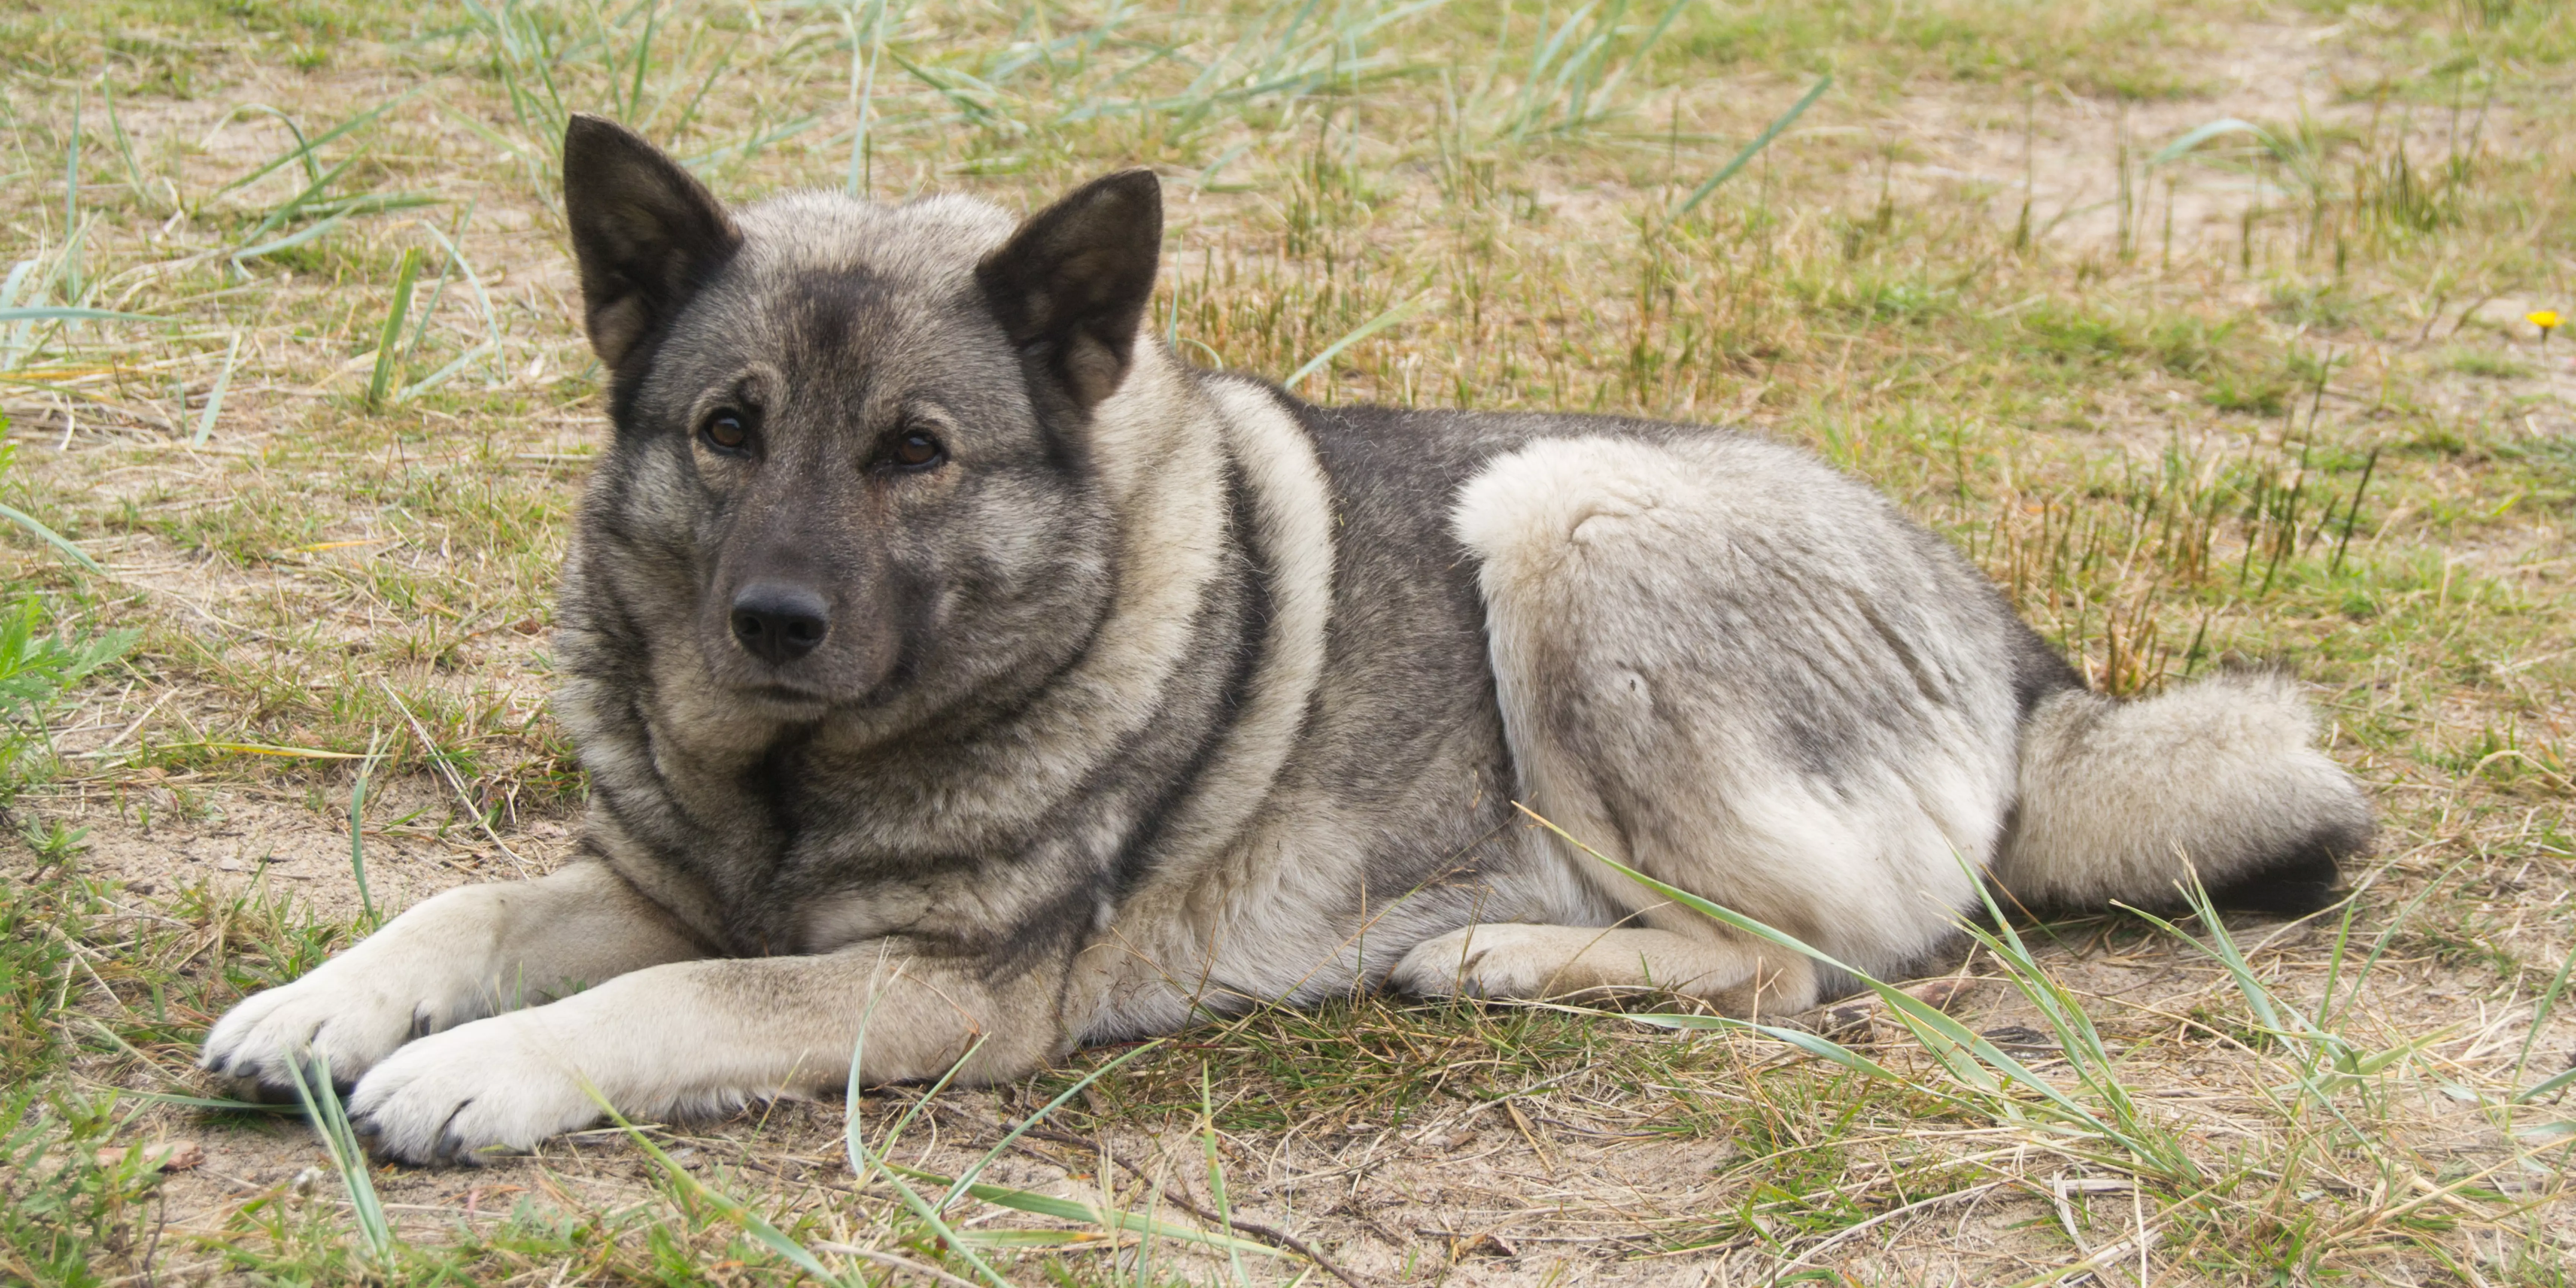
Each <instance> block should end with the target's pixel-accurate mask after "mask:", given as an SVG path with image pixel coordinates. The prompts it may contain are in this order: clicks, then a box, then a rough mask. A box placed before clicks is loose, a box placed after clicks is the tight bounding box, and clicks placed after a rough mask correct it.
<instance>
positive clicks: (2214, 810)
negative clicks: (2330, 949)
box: [1992, 672, 2371, 916]
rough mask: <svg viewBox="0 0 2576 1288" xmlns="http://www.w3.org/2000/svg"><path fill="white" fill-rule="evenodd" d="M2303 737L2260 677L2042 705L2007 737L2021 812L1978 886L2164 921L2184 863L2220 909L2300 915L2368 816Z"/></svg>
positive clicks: (2065, 695) (2353, 789) (2309, 732)
mask: <svg viewBox="0 0 2576 1288" xmlns="http://www.w3.org/2000/svg"><path fill="white" fill-rule="evenodd" d="M2315 734H2316V721H2315V718H2314V717H2313V716H2312V715H2311V714H2310V713H2309V711H2308V705H2307V703H2306V702H2305V701H2304V700H2303V699H2302V698H2301V697H2300V696H2299V692H2298V687H2297V685H2296V683H2295V682H2294V681H2292V680H2291V679H2290V678H2289V677H2288V676H2285V675H2280V674H2275V673H2268V672H2237V673H2231V674H2225V675H2218V676H2212V677H2210V678H2208V679H2204V680H2200V681H2197V682H2195V683H2192V684H2187V685H2184V686H2181V687H2179V688H2176V689H2173V690H2171V691H2169V692H2167V693H2164V694H2162V695H2160V696H2157V697H2153V698H2148V699H2145V700H2143V701H2136V702H2120V701H2116V700H2113V699H2111V698H2106V697H2103V696H2101V695H2100V694H2096V693H2089V692H2086V691H2084V690H2082V689H2066V690H2061V691H2059V692H2057V693H2053V694H2050V695H2049V696H2048V697H2046V698H2044V699H2042V700H2041V701H2040V702H2039V703H2038V704H2037V705H2036V706H2035V707H2033V708H2032V709H2031V712H2030V715H2029V717H2028V718H2027V719H2025V720H2024V722H2023V724H2022V739H2021V804H2020V808H2019V811H2018V813H2017V814H2016V817H2015V819H2014V823H2013V827H2012V830H2011V834H2010V836H2009V837H2008V838H2007V839H2006V840H2005V843H2004V845H2003V847H2002V851H2001V853H2000V854H1999V856H1998V857H1997V859H1996V861H1995V864H1994V867H1993V872H1992V875H1993V878H1994V880H1995V881H1996V882H1997V884H1999V885H2001V886H2002V887H2003V888H2004V889H2006V890H2008V891H2010V892H2011V894H2012V896H2013V897H2014V898H2016V899H2018V900H2020V901H2021V902H2022V903H2023V904H2024V905H2026V906H2028V907H2030V908H2033V909H2039V910H2053V911H2073V910H2078V909H2095V908H2100V907H2103V906H2105V905H2107V904H2108V903H2110V902H2111V901H2113V900H2118V901H2120V902H2122V903H2126V904H2130V905H2133V906H2136V907H2142V908H2172V907H2176V906H2178V905H2179V904H2181V902H2182V899H2181V896H2180V893H2179V890H2178V888H2177V883H2178V882H2180V881H2181V880H2182V879H2183V876H2184V873H2185V870H2186V866H2185V865H2186V861H2187V862H2188V865H2189V868H2190V869H2191V870H2195V871H2197V872H2198V873H2199V875H2200V880H2201V882H2202V884H2203V885H2205V886H2206V887H2207V888H2208V890H2209V893H2210V896H2211V898H2212V899H2213V900H2214V901H2215V902H2216V903H2217V904H2218V905H2219V906H2220V907H2223V908H2243V909H2248V910H2253V911H2259V912H2269V913H2274V914H2278V915H2282V916H2301V915H2305V914H2307V913H2310V912H2314V911H2316V910H2317V909H2319V908H2322V907H2324V906H2326V905H2327V904H2329V903H2332V902H2333V901H2334V899H2335V897H2336V891H2335V881H2336V877H2337V875H2338V864H2339V861H2340V860H2342V859H2343V858H2344V857H2346V856H2348V855H2355V854H2359V853H2361V852H2363V851H2364V850H2366V849H2368V848H2369V845H2370V839H2371V818H2370V805H2369V802H2368V801H2367V800H2365V799H2364V798H2363V796H2362V793H2361V788H2360V786H2359V785H2358V784H2356V783H2354V782H2353V780H2352V776H2351V775H2349V774H2347V773H2345V772H2344V770H2343V767H2342V766H2340V765H2337V764H2336V763H2334V761H2332V760H2330V759H2328V758H2327V757H2326V755H2325V754H2324V753H2323V752H2320V751H2318V750H2317V749H2316V748H2315V747H2313V746H2310V745H2309V744H2310V741H2311V740H2312V739H2313V738H2314V737H2315Z"/></svg>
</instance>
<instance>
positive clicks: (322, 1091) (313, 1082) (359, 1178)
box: [286, 1052, 394, 1264]
mask: <svg viewBox="0 0 2576 1288" xmlns="http://www.w3.org/2000/svg"><path fill="white" fill-rule="evenodd" d="M311 1054H312V1053H310V1052H302V1053H299V1056H301V1055H311ZM312 1059H313V1067H312V1069H311V1070H310V1071H309V1072H308V1071H307V1070H306V1069H305V1067H304V1061H303V1059H301V1058H298V1056H290V1057H289V1058H288V1059H287V1061H286V1072H287V1074H288V1076H290V1077H292V1078H293V1079H294V1080H295V1098H296V1099H297V1100H298V1101H300V1102H302V1104H303V1106H304V1113H305V1116H306V1118H307V1119H309V1120H310V1121H311V1122H312V1124H313V1132H314V1134H315V1135H317V1136H320V1137H321V1138H322V1148H323V1151H324V1152H325V1153H327V1154H329V1155H330V1158H331V1166H332V1168H333V1170H335V1171H337V1172H339V1173H340V1184H341V1186H342V1188H343V1189H345V1190H346V1191H347V1193H348V1196H349V1210H350V1212H351V1213H352V1215H354V1216H355V1217H356V1219H357V1222H358V1236H359V1237H360V1238H361V1239H363V1240H365V1241H366V1244H367V1250H368V1252H369V1253H371V1254H373V1255H374V1257H375V1259H376V1261H377V1262H378V1263H379V1264H382V1263H384V1262H385V1261H386V1260H387V1259H388V1258H390V1257H391V1256H392V1254H393V1249H394V1233H393V1223H392V1222H391V1221H390V1220H388V1219H387V1218H386V1216H385V1205H384V1203H383V1201H382V1200H380V1199H378V1198H377V1197H376V1182H375V1176H374V1174H373V1173H372V1172H370V1171H369V1170H368V1167H367V1151H366V1150H365V1149H364V1148H363V1147H361V1146H360V1145H359V1144H358V1133H357V1129H356V1128H354V1127H352V1126H350V1124H349V1111H348V1110H347V1109H345V1108H343V1107H341V1104H340V1092H339V1089H338V1088H337V1087H335V1086H333V1085H332V1082H331V1062H330V1061H328V1060H326V1059H323V1058H322V1057H321V1056H318V1055H313V1056H312Z"/></svg>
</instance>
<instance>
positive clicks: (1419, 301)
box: [1279, 295, 1430, 389]
mask: <svg viewBox="0 0 2576 1288" xmlns="http://www.w3.org/2000/svg"><path fill="white" fill-rule="evenodd" d="M1429 298H1430V297H1429V296H1427V295H1416V296H1413V297H1412V298H1410V299H1405V300H1399V301H1397V302H1396V303H1394V304H1391V305H1388V306H1387V308H1386V310H1385V311H1384V312H1381V313H1379V314H1378V315H1377V316H1376V317H1373V318H1370V319H1369V320H1368V321H1366V322H1362V323H1360V324H1359V325H1358V326H1357V327H1354V328H1352V330H1351V332H1350V334H1348V335H1345V336H1343V337H1342V338H1341V339H1339V340H1335V341H1333V342H1332V343H1331V344H1330V345H1327V346H1325V348H1324V351H1323V352H1322V353H1319V354H1316V355H1315V356H1314V357H1311V358H1308V359H1307V360H1306V363H1305V365H1304V366H1301V367H1299V368H1297V370H1295V371H1294V372H1291V373H1290V374H1289V376H1288V378H1287V379H1286V380H1282V381H1280V382H1279V387H1280V388H1282V389H1294V388H1296V387H1297V386H1298V384H1299V383H1300V382H1302V381H1304V380H1305V379H1306V377H1308V376H1311V375H1313V374H1315V373H1316V372H1317V371H1319V370H1321V369H1322V368H1323V367H1324V365H1325V364H1326V363H1329V362H1331V361H1332V360H1333V359H1335V358H1337V357H1340V356H1341V353H1342V350H1344V349H1347V348H1349V347H1351V346H1352V345H1355V344H1358V343H1359V342H1360V341H1362V340H1365V339H1367V338H1369V337H1370V336H1373V335H1376V334H1377V333H1378V332H1380V331H1383V330H1385V329H1387V328H1388V327H1391V326H1394V325H1395V324H1396V323H1398V322H1401V321H1403V320H1405V319H1406V318H1409V317H1412V316H1413V315H1414V313H1416V312H1417V311H1419V310H1420V309H1421V308H1422V305H1423V304H1424V302H1425V301H1427V300H1428V299H1429Z"/></svg>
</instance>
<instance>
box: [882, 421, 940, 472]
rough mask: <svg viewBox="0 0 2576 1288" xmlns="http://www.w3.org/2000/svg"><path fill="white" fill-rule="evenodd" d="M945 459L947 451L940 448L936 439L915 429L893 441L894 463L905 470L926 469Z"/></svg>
mask: <svg viewBox="0 0 2576 1288" xmlns="http://www.w3.org/2000/svg"><path fill="white" fill-rule="evenodd" d="M947 458H948V449H946V448H944V447H941V446H940V445H939V440H938V439H937V438H936V437H933V436H932V435H929V434H925V433H923V432H921V431H920V430H917V429H916V430H914V431H912V432H911V433H908V434H905V435H904V436H903V437H901V438H899V439H896V440H895V444H894V463H895V464H897V465H900V466H902V467H904V468H905V469H908V470H921V469H928V468H930V467H931V466H933V465H937V464H938V463H940V462H941V461H943V460H946V459H947Z"/></svg>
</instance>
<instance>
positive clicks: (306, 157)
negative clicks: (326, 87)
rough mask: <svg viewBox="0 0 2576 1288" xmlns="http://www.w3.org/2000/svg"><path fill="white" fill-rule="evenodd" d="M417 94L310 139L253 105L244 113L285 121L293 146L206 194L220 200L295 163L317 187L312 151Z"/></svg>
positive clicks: (272, 111)
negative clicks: (300, 165) (282, 167)
mask: <svg viewBox="0 0 2576 1288" xmlns="http://www.w3.org/2000/svg"><path fill="white" fill-rule="evenodd" d="M419 92H420V91H419V90H416V89H413V90H405V91H403V92H402V93H401V94H398V95H396V96H394V98H392V99H391V100H390V101H387V102H384V103H379V104H377V105H376V106H374V107H371V108H368V109H367V110H366V111H363V112H360V113H358V114H357V115H355V116H352V117H350V118H349V119H347V120H345V121H342V122H340V123H339V124H338V125H335V126H332V127H331V128H330V129H328V130H325V131H323V132H322V133H321V134H319V135H317V136H315V137H313V138H311V139H307V138H305V137H304V130H303V128H302V127H301V126H298V125H297V124H296V123H295V120H294V118H293V117H290V116H288V115H287V114H286V113H284V112H281V111H278V110H277V109H276V108H273V107H267V106H264V105H258V104H254V105H253V106H252V107H251V108H249V109H246V110H253V111H261V112H266V113H268V114H269V115H271V116H274V117H276V118H277V119H278V120H280V121H283V122H285V123H286V129H287V132H288V133H290V134H293V135H294V136H295V146H294V147H291V148H288V149H287V150H286V151H284V152H280V153H278V154H277V155H276V156H274V157H271V158H269V160H268V161H267V162H266V163H265V164H263V165H261V166H260V167H259V168H257V169H255V170H252V171H251V172H250V173H248V174H245V175H243V176H242V177H240V178H238V179H235V180H233V181H232V182H230V183H227V184H225V185H224V186H222V187H220V188H217V189H215V190H214V192H212V193H211V194H209V195H211V196H216V197H220V196H222V195H224V194H225V193H227V192H231V191H233V190H234V189H236V188H244V187H248V186H250V185H251V184H254V183H257V182H259V181H260V180H261V179H264V178H267V177H268V176H269V175H270V174H271V173H273V172H275V171H276V170H277V168H278V167H279V166H283V165H287V164H290V163H293V162H299V161H300V162H302V163H303V165H304V177H305V179H306V180H307V181H308V182H310V183H314V184H319V183H320V182H321V181H322V163H321V161H320V160H319V159H317V158H316V157H315V155H314V150H315V149H317V148H319V147H321V146H322V145H323V144H325V143H329V142H331V141H332V140H333V139H336V138H339V137H340V136H341V135H343V134H347V133H348V132H350V131H351V130H355V129H358V128H360V127H363V126H365V125H367V124H369V123H371V122H373V121H374V120H375V119H376V118H377V117H380V116H383V115H384V114H385V113H387V112H390V111H392V110H394V109H395V108H396V107H399V106H401V105H402V104H403V103H405V102H407V101H408V100H409V99H410V98H411V96H412V95H414V94H417V93H419Z"/></svg>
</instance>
